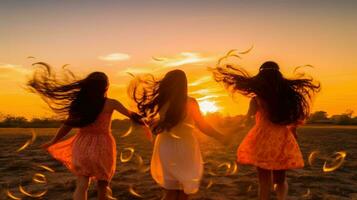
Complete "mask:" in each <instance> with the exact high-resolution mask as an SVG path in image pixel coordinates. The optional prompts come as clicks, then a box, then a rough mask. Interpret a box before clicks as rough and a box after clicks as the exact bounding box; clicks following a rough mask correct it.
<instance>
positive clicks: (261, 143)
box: [237, 100, 304, 170]
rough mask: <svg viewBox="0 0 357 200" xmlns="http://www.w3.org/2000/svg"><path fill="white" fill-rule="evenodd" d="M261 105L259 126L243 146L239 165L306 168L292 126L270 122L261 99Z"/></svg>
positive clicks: (269, 168) (253, 129)
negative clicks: (290, 127)
mask: <svg viewBox="0 0 357 200" xmlns="http://www.w3.org/2000/svg"><path fill="white" fill-rule="evenodd" d="M257 102H258V111H257V113H256V117H255V118H256V122H255V126H254V127H253V128H252V129H251V130H250V131H249V133H248V134H247V136H246V137H245V138H244V140H243V141H242V143H241V144H240V145H239V148H238V152H237V156H238V162H239V163H241V164H249V165H254V166H256V167H260V168H263V169H268V170H286V169H296V168H302V167H304V160H303V157H302V154H301V151H300V148H299V145H298V143H297V141H296V139H295V137H294V135H293V133H292V132H291V130H290V129H289V126H284V125H278V124H273V123H272V122H270V120H269V119H268V117H267V114H266V112H265V111H264V110H263V109H262V106H259V104H260V103H259V100H258V101H257Z"/></svg>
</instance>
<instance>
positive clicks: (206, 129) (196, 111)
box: [190, 99, 225, 142]
mask: <svg viewBox="0 0 357 200" xmlns="http://www.w3.org/2000/svg"><path fill="white" fill-rule="evenodd" d="M191 101H192V103H191V104H190V106H191V109H192V115H193V120H194V121H195V124H196V126H197V128H198V129H199V130H200V131H201V132H203V133H204V134H206V135H208V136H210V137H213V138H215V139H216V140H219V141H222V142H224V141H225V137H224V135H222V134H220V133H219V132H218V131H217V130H216V129H214V128H213V127H212V126H211V125H210V124H208V123H207V121H206V120H205V119H204V118H203V116H202V113H201V111H200V107H199V105H198V103H197V101H196V100H195V99H191Z"/></svg>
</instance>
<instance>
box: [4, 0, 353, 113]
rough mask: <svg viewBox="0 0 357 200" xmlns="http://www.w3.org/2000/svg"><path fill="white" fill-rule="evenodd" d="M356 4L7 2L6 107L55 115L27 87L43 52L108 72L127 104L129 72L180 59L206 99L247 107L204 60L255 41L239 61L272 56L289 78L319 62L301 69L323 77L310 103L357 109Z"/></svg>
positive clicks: (79, 71) (278, 0)
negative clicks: (299, 70) (298, 69)
mask: <svg viewBox="0 0 357 200" xmlns="http://www.w3.org/2000/svg"><path fill="white" fill-rule="evenodd" d="M356 9H357V2H356V1H352V0H351V1H350V0H348V1H344V0H342V1H337V0H335V1H332V0H311V1H307V0H296V1H293V0H273V1H269V0H268V1H248V0H217V1H211V0H190V1H188V0H180V1H170V2H169V1H164V0H161V1H149V0H146V1H145V0H142V1H136V0H131V1H107V0H105V1H58V0H48V1H41V0H26V1H20V0H19V1H16V0H5V1H1V2H0V19H1V20H0V113H2V114H3V115H4V114H12V115H22V116H26V117H28V118H32V117H43V116H51V115H53V113H51V112H50V110H49V109H48V108H47V107H46V105H45V104H44V103H43V102H42V101H41V99H40V98H39V97H38V96H36V95H34V94H31V93H28V92H27V91H26V90H25V89H24V86H25V82H26V79H27V78H28V77H29V76H30V75H31V71H32V69H33V67H32V66H31V63H33V62H37V61H43V62H47V63H49V64H51V65H52V66H54V67H56V68H57V69H61V66H63V65H65V64H69V65H68V69H71V70H72V71H74V72H75V74H76V75H78V76H81V77H83V76H85V75H86V74H88V73H90V72H92V71H104V72H106V73H107V74H108V75H109V77H110V82H111V86H110V91H109V95H110V97H112V98H116V99H118V100H119V101H121V102H123V104H124V105H126V106H132V105H131V104H130V102H129V101H128V97H127V95H126V86H127V85H128V83H129V81H130V79H131V78H130V76H129V75H128V74H127V73H126V72H131V73H133V74H141V73H148V72H149V73H153V74H154V75H156V76H157V77H161V76H162V75H163V74H164V73H165V72H167V71H169V70H172V69H176V68H180V69H183V70H185V72H186V73H187V76H188V79H189V81H190V85H189V92H190V95H192V96H194V97H196V98H198V100H199V101H200V103H201V105H203V106H204V107H206V108H207V109H208V108H209V107H210V106H212V105H213V106H217V107H218V111H220V112H222V113H223V114H226V115H228V114H229V115H235V114H243V113H245V112H246V109H247V102H248V101H247V98H244V97H240V96H237V97H235V99H234V100H232V97H231V96H230V95H229V94H228V93H227V92H225V90H224V88H223V87H222V86H221V85H219V84H217V83H215V82H214V81H213V79H212V77H211V74H210V72H209V71H207V67H210V66H211V67H212V66H214V64H215V62H216V61H217V59H218V58H219V57H221V56H223V55H224V54H225V53H226V52H227V51H229V50H231V49H238V51H244V50H247V49H249V48H250V47H251V46H254V47H253V49H252V50H251V52H250V53H248V54H244V55H242V59H241V60H237V61H236V63H238V64H239V65H241V66H243V67H244V68H245V69H246V70H248V71H249V72H250V73H251V74H255V73H257V71H258V68H259V66H260V65H261V64H262V63H263V62H264V61H267V60H274V61H276V62H278V63H279V64H280V66H281V68H282V72H283V73H284V74H286V76H287V77H289V76H290V77H291V76H292V72H293V69H294V68H295V67H296V66H300V65H305V64H310V65H313V66H314V68H313V69H311V68H304V69H303V71H305V72H306V73H308V74H310V75H312V76H313V77H314V78H315V79H316V80H319V81H320V82H321V84H322V91H321V93H319V94H318V95H317V96H316V98H315V100H314V103H313V110H325V111H327V112H328V113H329V114H337V113H343V112H345V111H346V110H347V109H352V110H355V111H357V56H356V53H357V37H356V35H357V26H356V21H357V12H356ZM29 56H32V57H34V58H28V57H29ZM208 111H209V110H208ZM211 111H212V112H213V111H215V110H214V109H213V110H211ZM117 117H119V116H117Z"/></svg>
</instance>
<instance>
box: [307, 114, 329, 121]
mask: <svg viewBox="0 0 357 200" xmlns="http://www.w3.org/2000/svg"><path fill="white" fill-rule="evenodd" d="M324 120H328V115H327V112H325V111H316V112H314V113H312V114H311V115H310V117H309V119H308V122H312V123H313V122H318V121H324Z"/></svg>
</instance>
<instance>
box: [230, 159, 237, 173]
mask: <svg viewBox="0 0 357 200" xmlns="http://www.w3.org/2000/svg"><path fill="white" fill-rule="evenodd" d="M230 170H231V171H230V172H229V175H235V174H237V173H238V165H237V163H236V162H232V165H231V168H230Z"/></svg>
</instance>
